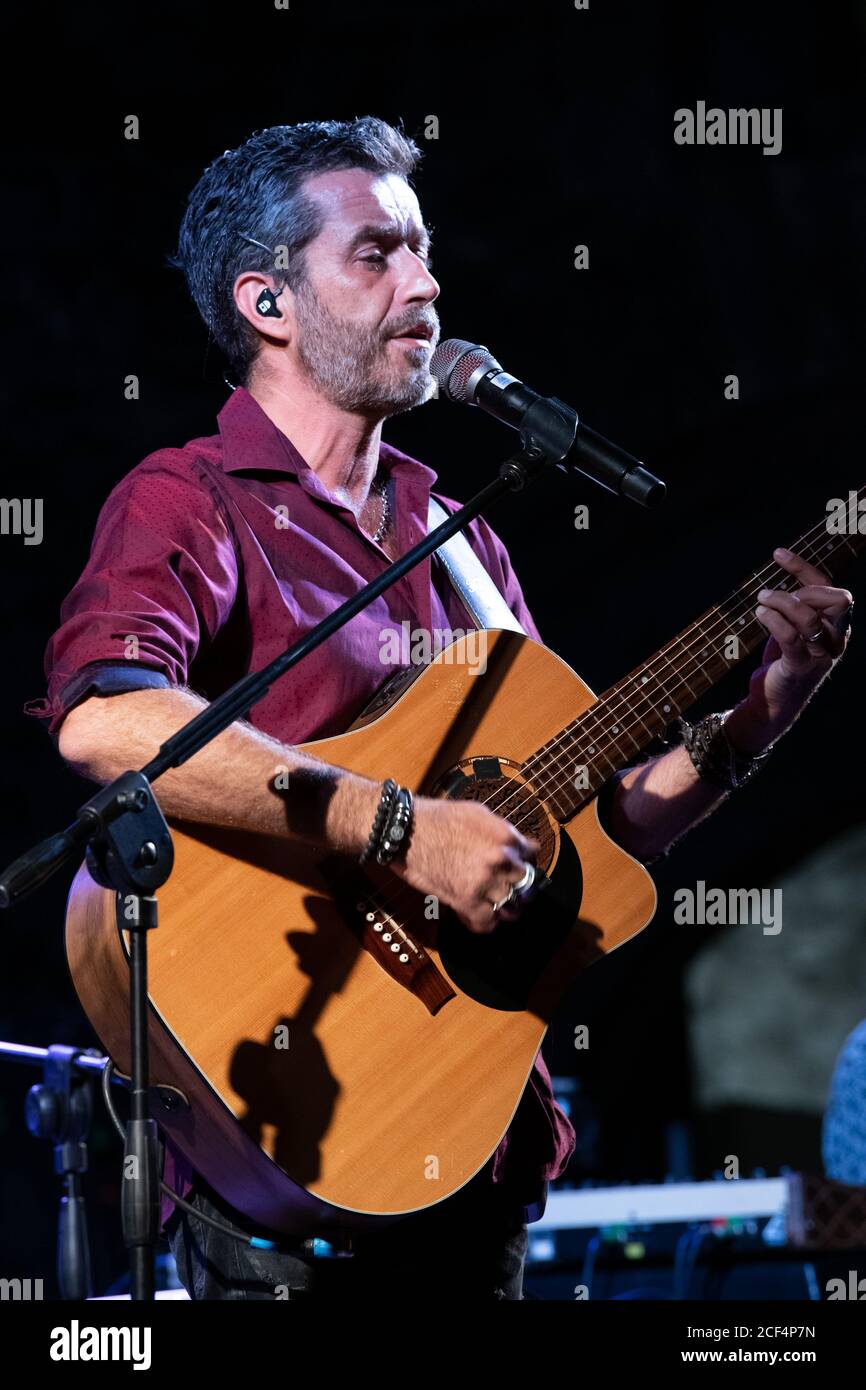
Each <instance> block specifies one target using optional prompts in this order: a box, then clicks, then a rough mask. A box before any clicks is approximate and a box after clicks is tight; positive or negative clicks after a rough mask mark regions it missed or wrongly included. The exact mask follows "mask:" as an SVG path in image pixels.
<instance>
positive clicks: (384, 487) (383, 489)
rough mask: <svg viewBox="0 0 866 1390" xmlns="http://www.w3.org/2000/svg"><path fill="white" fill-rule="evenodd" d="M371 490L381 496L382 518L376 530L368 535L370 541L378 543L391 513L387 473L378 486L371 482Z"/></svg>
mask: <svg viewBox="0 0 866 1390" xmlns="http://www.w3.org/2000/svg"><path fill="white" fill-rule="evenodd" d="M373 491H374V492H376V493H378V495H379V496H380V497H381V499H382V519H381V521H380V522H379V525H378V526H377V527H376V530H375V531H374V533H373V535H372V536H371V537H370V540H371V541H375V542H376V543H377V544H378V543H379V541H381V539H382V537H383V536H384V534H385V531H386V530H387V527H388V520H389V518H390V515H391V508H390V505H389V503H388V475H387V473H386V474H385V476H384V478H383V479H382V481H381V482H380V483H379V484H378V486H377V485H376V484H375V483H374V484H373Z"/></svg>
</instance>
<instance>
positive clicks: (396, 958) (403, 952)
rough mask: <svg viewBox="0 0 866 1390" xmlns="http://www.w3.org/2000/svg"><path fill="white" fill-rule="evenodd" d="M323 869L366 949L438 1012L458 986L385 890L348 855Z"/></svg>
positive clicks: (351, 926) (407, 987) (397, 979)
mask: <svg viewBox="0 0 866 1390" xmlns="http://www.w3.org/2000/svg"><path fill="white" fill-rule="evenodd" d="M319 868H320V871H321V873H322V875H323V876H324V878H325V879H326V881H327V883H328V886H329V888H330V889H331V892H332V894H333V896H334V899H335V901H336V903H337V905H338V906H339V908H340V912H341V914H342V916H343V919H344V921H345V922H346V925H347V926H348V927H349V928H350V930H351V931H352V932H353V933H354V935H355V936H356V937H357V938H358V943H359V945H360V946H361V947H362V949H363V950H365V951H367V953H368V954H369V955H371V956H372V957H373V959H374V960H375V961H376V962H377V963H378V964H379V965H380V966H381V967H382V969H383V970H385V971H387V973H388V974H389V975H390V976H391V978H392V980H394V981H395V982H396V983H397V984H399V985H402V986H403V988H404V989H408V990H409V991H410V993H412V994H414V995H416V997H417V998H418V999H420V1001H421V1003H422V1004H423V1005H424V1006H425V1008H426V1009H428V1011H429V1012H430V1013H431V1014H435V1013H438V1011H439V1010H440V1009H441V1008H442V1006H443V1004H447V1002H448V1000H449V999H453V998H454V997H455V995H456V991H455V990H454V989H453V987H452V986H451V985H450V984H449V982H448V980H447V979H446V978H445V976H444V975H443V974H442V972H441V970H440V969H439V967H438V966H437V964H436V962H435V961H434V960H433V958H432V956H430V955H429V954H428V952H427V951H426V950H425V949H424V947H423V946H422V945H421V944H420V942H418V941H417V940H416V939H415V938H414V937H413V936H412V934H411V933H410V932H409V931H408V930H407V928H406V926H405V924H404V923H403V922H402V921H401V920H400V918H399V917H398V916H397V915H396V914H395V912H394V911H393V910H389V906H388V903H387V901H386V899H385V894H384V892H382V891H380V890H377V889H376V888H375V887H374V885H373V884H372V883H371V882H370V880H369V879H368V878H367V877H366V875H365V874H364V873H363V872H362V871H361V870H360V869H357V868H355V867H354V866H353V865H352V864H350V863H347V862H346V861H345V860H341V859H338V858H331V859H326V860H325V861H324V862H323V863H321V864H320V865H319Z"/></svg>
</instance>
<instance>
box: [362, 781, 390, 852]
mask: <svg viewBox="0 0 866 1390" xmlns="http://www.w3.org/2000/svg"><path fill="white" fill-rule="evenodd" d="M399 790H400V788H399V787H398V786H397V783H396V782H395V781H394V779H393V777H389V778H387V780H386V781H385V782H383V784H382V792H381V795H380V797H379V805H378V806H377V808H376V815H375V817H374V819H373V829H372V830H371V831H370V838H369V839H368V841H367V843H366V845H365V846H364V849H363V851H362V853H361V856H360V859H359V861H358V862H359V863H361V864H366V863H367V862H368V861H369V860H370V859H372V858H373V855H374V854H376V853H377V851H378V849H379V842H380V840H381V838H382V831H383V830H384V828H385V826H386V824H387V822H388V819H389V816H390V812H391V809H392V807H393V805H394V802H395V801H396V799H397V793H398V792H399Z"/></svg>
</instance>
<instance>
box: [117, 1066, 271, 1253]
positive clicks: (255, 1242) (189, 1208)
mask: <svg viewBox="0 0 866 1390" xmlns="http://www.w3.org/2000/svg"><path fill="white" fill-rule="evenodd" d="M113 1076H116V1077H118V1079H119V1080H120V1081H122V1082H124V1083H127V1082H129V1081H130V1079H131V1078H130V1077H128V1076H127V1075H126V1074H125V1072H122V1071H119V1070H118V1068H117V1067H116V1066H115V1064H114V1062H112V1061H111V1059H110V1058H109V1059H108V1060H107V1061H106V1064H105V1066H104V1067H103V1068H102V1099H103V1100H104V1101H105V1108H106V1110H107V1111H108V1114H109V1117H110V1119H111V1121H112V1124H113V1125H114V1128H115V1129H116V1130H117V1132H118V1134H119V1135H120V1137H121V1139H122V1140H124V1141H125V1140H126V1130H125V1129H124V1127H123V1122H122V1120H121V1119H120V1116H119V1115H118V1113H117V1111H116V1110H115V1108H114V1102H113V1101H112V1099H111V1079H112V1077H113ZM159 1190H160V1192H164V1193H165V1195H166V1197H170V1198H171V1200H172V1201H173V1202H174V1203H175V1205H176V1206H179V1207H180V1208H181V1209H182V1210H183V1211H186V1212H188V1213H189V1215H190V1216H194V1217H195V1218H196V1220H197V1221H203V1222H204V1224H205V1225H206V1226H213V1228H214V1230H215V1231H221V1232H222V1234H223V1235H225V1236H231V1237H232V1240H236V1241H238V1242H239V1243H240V1244H241V1245H249V1246H252V1248H253V1249H254V1250H275V1251H277V1252H278V1253H279V1254H281V1255H295V1256H297V1254H298V1250H297V1247H296V1246H284V1245H279V1244H278V1243H277V1242H276V1241H275V1240H266V1239H265V1238H264V1237H263V1236H250V1235H247V1234H246V1232H244V1231H236V1230H235V1229H234V1228H233V1227H232V1226H227V1225H226V1224H225V1222H224V1221H218V1220H217V1218H216V1217H214V1216H207V1215H206V1214H205V1213H204V1212H203V1211H199V1210H198V1208H197V1207H194V1206H193V1205H192V1203H190V1202H187V1201H186V1200H185V1198H183V1197H181V1196H180V1195H179V1193H177V1192H175V1191H174V1189H173V1188H171V1187H169V1185H168V1183H167V1182H163V1180H162V1178H160V1180H159Z"/></svg>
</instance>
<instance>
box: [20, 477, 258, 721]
mask: <svg viewBox="0 0 866 1390" xmlns="http://www.w3.org/2000/svg"><path fill="white" fill-rule="evenodd" d="M237 588H238V567H237V552H236V548H235V543H234V539H233V535H232V531H231V525H230V518H229V516H228V512H227V509H226V506H225V504H224V502H223V501H222V499H221V498H220V497H219V494H218V491H217V488H216V484H215V483H213V482H212V481H211V480H210V479H209V477H208V475H207V468H206V465H204V464H203V463H202V464H201V466H200V468H198V467H196V466H194V464H193V463H192V462H191V461H190V459H189V458H188V456H183V457H178V454H177V452H176V451H171V450H161V451H160V452H159V453H158V454H153V455H151V456H150V457H149V458H147V459H145V460H144V462H143V463H141V464H139V465H138V467H137V468H134V469H133V470H132V472H131V473H130V474H128V475H127V477H126V478H124V479H123V481H122V482H120V483H119V484H118V486H117V487H116V488H115V489H114V491H113V492H112V493H111V495H110V496H109V497H108V499H107V501H106V503H105V505H104V506H103V508H102V511H101V512H100V514H99V519H98V521H97V524H96V530H95V533H94V538H93V545H92V548H91V552H90V558H89V560H88V562H87V565H86V566H85V568H84V571H83V573H82V575H81V577H80V579H79V580H78V582H77V583H76V584H75V586H74V588H73V589H72V591H71V592H70V593H69V594H68V596H67V598H66V599H65V600H64V603H63V605H62V607H61V610H60V626H59V628H58V629H57V631H56V632H55V633H54V636H53V637H52V638H51V640H50V641H49V643H48V647H47V649H46V653H45V674H46V677H47V680H48V692H47V699H45V700H42V701H32V702H31V703H30V704H29V705H28V706H27V712H28V713H29V714H33V715H36V716H37V717H39V718H43V719H47V720H49V721H50V722H49V725H48V728H49V732H50V733H56V732H57V730H58V729H59V727H60V725H61V723H62V721H63V719H64V718H65V716H66V714H67V713H68V712H69V710H70V709H71V708H72V707H73V705H75V704H78V703H79V702H80V701H81V700H83V699H84V698H85V697H86V696H87V695H89V694H94V693H95V694H104V695H109V694H113V693H117V692H119V691H122V690H131V689H137V688H144V687H150V686H159V685H162V686H179V685H184V684H185V683H186V682H187V678H188V674H189V669H190V666H191V664H192V661H193V659H194V657H195V656H196V653H197V652H198V650H199V648H200V647H201V646H202V644H203V643H206V642H209V641H212V640H213V638H214V637H215V636H216V634H217V633H218V632H219V630H220V628H221V627H222V625H223V624H224V623H225V621H226V619H227V617H228V615H229V613H230V611H231V608H232V605H233V603H234V601H235V598H236V595H237Z"/></svg>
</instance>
